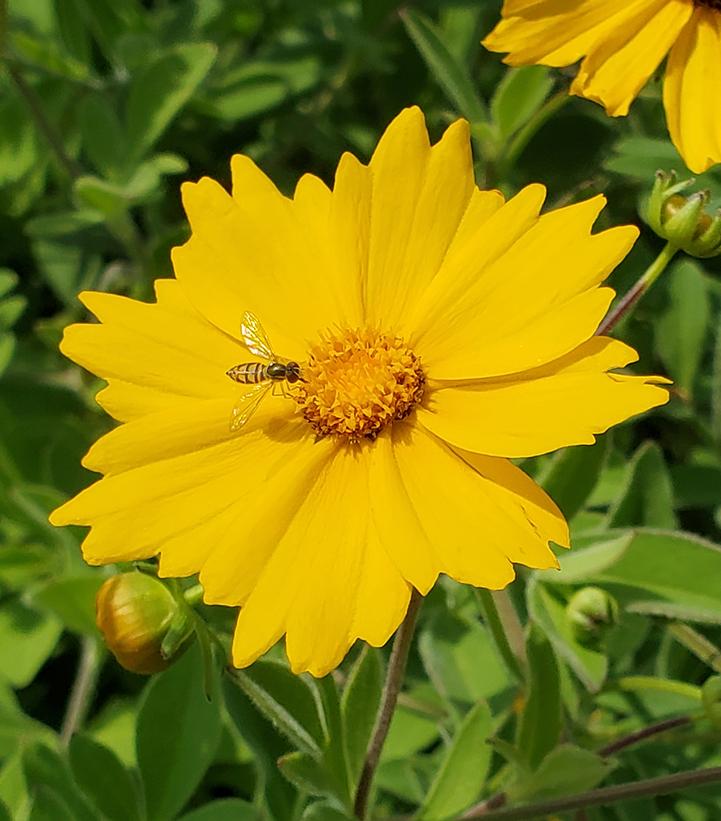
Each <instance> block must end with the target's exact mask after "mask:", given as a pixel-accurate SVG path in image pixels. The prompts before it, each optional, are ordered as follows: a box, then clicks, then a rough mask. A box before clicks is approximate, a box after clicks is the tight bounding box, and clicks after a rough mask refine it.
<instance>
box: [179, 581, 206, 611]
mask: <svg viewBox="0 0 721 821" xmlns="http://www.w3.org/2000/svg"><path fill="white" fill-rule="evenodd" d="M183 598H184V599H185V603H186V604H187V605H189V606H190V607H193V605H196V604H198V602H200V601H202V600H203V586H202V585H201V584H194V585H193V586H192V587H189V588H188V589H187V590H184V591H183Z"/></svg>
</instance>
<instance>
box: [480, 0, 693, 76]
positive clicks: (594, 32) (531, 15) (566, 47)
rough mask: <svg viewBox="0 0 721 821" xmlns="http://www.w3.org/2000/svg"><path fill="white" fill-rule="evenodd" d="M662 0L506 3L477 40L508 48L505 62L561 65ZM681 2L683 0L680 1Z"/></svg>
mask: <svg viewBox="0 0 721 821" xmlns="http://www.w3.org/2000/svg"><path fill="white" fill-rule="evenodd" d="M664 2H666V0H532V2H523V0H520V2H509V1H508V0H507V1H506V3H505V4H504V7H503V19H502V20H501V22H500V23H499V24H498V26H496V28H495V29H494V30H493V31H492V32H491V33H490V34H489V35H488V37H486V39H485V40H484V41H483V45H484V46H485V47H486V48H487V49H490V50H491V51H500V52H504V51H507V52H510V53H509V54H508V56H507V57H506V59H505V60H504V62H506V63H510V64H511V65H514V66H516V65H529V64H532V63H541V64H543V65H548V66H567V65H570V64H571V63H575V62H576V61H577V60H580V59H581V57H584V56H585V55H586V54H588V53H589V51H591V50H592V49H593V48H595V47H601V48H602V47H603V44H604V42H605V41H606V40H607V39H608V38H609V37H612V36H613V35H614V34H615V33H617V32H626V33H627V34H628V33H631V32H635V31H637V30H638V27H639V22H638V20H639V17H640V18H641V19H643V15H645V14H646V13H647V12H652V11H653V10H657V9H659V8H661V6H662V4H663V3H664ZM682 2H685V0H682Z"/></svg>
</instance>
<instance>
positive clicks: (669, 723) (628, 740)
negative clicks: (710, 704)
mask: <svg viewBox="0 0 721 821" xmlns="http://www.w3.org/2000/svg"><path fill="white" fill-rule="evenodd" d="M690 724H693V719H692V718H691V716H676V718H666V719H664V720H663V721H657V722H656V724H649V726H648V727H642V728H641V729H640V730H636V732H634V733H629V734H628V735H625V736H622V737H621V738H617V739H616V740H615V741H612V742H611V743H610V744H606V746H605V747H602V748H601V749H600V750H599V751H598V754H599V755H600V756H602V757H603V758H609V757H610V756H612V755H615V754H616V753H619V752H621V750H625V749H626V747H633V745H634V744H640V743H641V742H642V741H646V740H647V739H649V738H653V737H654V736H657V735H660V734H661V733H666V732H668V731H669V730H676V729H678V728H679V727H688V726H689V725H690Z"/></svg>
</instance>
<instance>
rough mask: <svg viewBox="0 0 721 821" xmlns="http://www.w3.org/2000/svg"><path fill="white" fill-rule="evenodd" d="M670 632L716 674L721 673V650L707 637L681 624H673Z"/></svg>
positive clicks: (669, 629)
mask: <svg viewBox="0 0 721 821" xmlns="http://www.w3.org/2000/svg"><path fill="white" fill-rule="evenodd" d="M668 632H669V633H670V634H671V635H672V636H673V637H674V638H675V639H676V641H678V642H679V643H680V644H683V646H684V647H685V648H686V649H687V650H688V651H689V652H691V653H693V654H694V656H696V658H698V659H700V660H701V661H702V662H703V663H704V664H706V665H707V666H708V667H710V668H711V669H712V670H713V671H714V672H716V673H721V650H720V649H719V648H718V647H716V645H715V644H713V643H712V642H710V641H709V640H708V639H707V638H706V636H702V635H701V633H697V632H696V630H694V629H693V627H689V626H688V625H687V624H681V622H674V623H673V624H671V625H670V626H669V628H668Z"/></svg>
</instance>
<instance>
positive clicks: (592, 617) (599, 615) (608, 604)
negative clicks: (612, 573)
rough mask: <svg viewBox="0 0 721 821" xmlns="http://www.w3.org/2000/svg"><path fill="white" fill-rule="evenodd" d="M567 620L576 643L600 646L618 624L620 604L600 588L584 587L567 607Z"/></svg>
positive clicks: (572, 597) (574, 595) (576, 593)
mask: <svg viewBox="0 0 721 821" xmlns="http://www.w3.org/2000/svg"><path fill="white" fill-rule="evenodd" d="M566 618H567V619H568V621H569V624H570V626H571V630H572V632H573V635H574V637H575V639H576V641H578V642H579V643H580V644H598V643H600V642H601V641H602V640H603V639H604V638H605V637H606V634H607V633H608V631H609V630H610V629H611V628H612V627H615V626H616V624H617V623H618V603H617V602H616V599H614V597H613V596H612V595H611V594H610V593H607V592H606V591H605V590H601V588H600V587H583V588H581V589H580V590H577V591H576V592H575V593H574V594H573V596H571V599H570V601H569V602H568V604H567V605H566Z"/></svg>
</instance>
